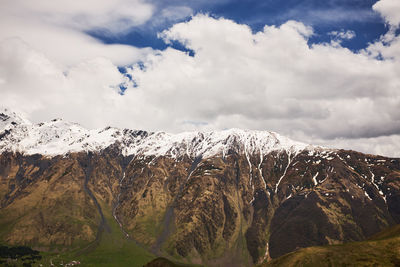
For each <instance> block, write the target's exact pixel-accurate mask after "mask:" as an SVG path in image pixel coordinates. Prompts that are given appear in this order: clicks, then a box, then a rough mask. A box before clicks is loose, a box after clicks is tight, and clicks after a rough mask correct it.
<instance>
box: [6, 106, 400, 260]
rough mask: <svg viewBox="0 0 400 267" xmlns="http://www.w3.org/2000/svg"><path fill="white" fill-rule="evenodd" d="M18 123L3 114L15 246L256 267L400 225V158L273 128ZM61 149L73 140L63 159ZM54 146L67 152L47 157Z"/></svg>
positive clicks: (10, 239)
mask: <svg viewBox="0 0 400 267" xmlns="http://www.w3.org/2000/svg"><path fill="white" fill-rule="evenodd" d="M11 117H12V116H9V115H7V114H4V113H1V112H0V125H6V126H4V127H5V128H4V129H5V130H3V131H1V130H0V134H1V135H2V136H0V151H1V153H0V204H1V206H0V226H1V227H0V243H4V244H7V245H8V244H9V245H29V246H32V247H34V248H41V250H46V251H60V250H67V251H69V250H73V251H80V250H84V251H85V253H89V254H90V253H92V252H93V253H95V255H96V257H98V256H99V255H103V254H104V253H103V252H104V251H103V250H102V252H101V253H100V252H99V249H104V247H106V248H107V249H111V250H112V251H114V252H115V248H113V247H112V246H110V245H109V244H108V242H111V243H112V242H114V241H112V240H121V239H122V240H126V241H127V242H128V243H129V242H131V243H130V245H127V246H128V247H132V244H139V245H140V246H139V247H140V248H142V249H144V248H146V249H147V250H148V251H149V253H150V252H152V253H153V254H154V255H157V256H163V257H167V258H170V259H173V260H177V261H179V262H183V263H190V264H206V265H209V266H221V265H223V266H228V265H229V266H251V265H252V264H256V263H260V262H262V261H263V260H265V259H270V258H277V257H279V256H281V255H284V254H286V253H289V252H291V251H295V250H297V249H298V248H303V247H310V246H320V245H327V244H340V243H343V242H349V241H360V240H365V239H366V238H369V237H370V236H372V235H374V234H376V233H378V232H379V231H381V230H383V229H385V228H387V227H389V226H393V225H395V224H399V223H400V205H399V204H398V203H400V159H396V158H387V157H383V156H375V155H368V154H363V153H359V152H356V151H350V150H338V149H326V148H321V147H316V146H310V145H307V144H303V143H300V144H299V143H298V142H295V141H291V140H290V139H289V140H290V141H288V139H286V138H284V137H280V136H279V135H274V134H273V133H270V132H260V131H258V132H257V131H245V130H236V129H234V130H228V131H221V132H216V133H215V132H214V133H209V134H208V135H207V134H205V133H189V134H188V133H184V134H180V135H179V134H178V135H171V134H166V133H148V132H144V131H130V130H118V129H115V128H105V129H102V130H100V131H98V130H93V131H94V134H89V136H87V134H88V133H87V132H86V131H91V130H82V131H80V130H81V129H83V128H80V126H77V124H70V123H67V122H63V121H62V120H54V121H51V122H48V123H43V124H35V125H33V126H32V125H31V124H29V123H28V125H26V124H25V122H24V121H22V122H21V124H20V126H18V123H14V124H13V123H12V122H13V120H12V119H11V120H10V118H11ZM71 125H72V126H71ZM64 126H65V127H64ZM7 127H8V128H7ZM69 127H70V128H69ZM43 129H44V130H43ZM65 129H67V131H65ZM68 129H71V131H69V130H68ZM24 130H25V131H24ZM117 131H120V132H119V134H118V135H115V136H113V134H116V132H117ZM65 132H66V133H67V135H66V136H64V135H63V133H65ZM71 132H72V134H71ZM97 134H98V135H97ZM57 135H58V137H57ZM98 136H100V137H103V139H97V138H94V137H98ZM110 136H111V140H112V142H111V141H110V138H109V137H110ZM126 136H128V137H129V138H125V137H126ZM82 137H83V139H81V138H82ZM122 137H123V138H122ZM90 138H93V139H94V140H97V141H98V140H100V141H98V142H97V141H96V142H97V143H96V142H94V143H93V142H92V143H90V142H88V140H89V141H90V140H92V139H90ZM118 138H120V139H118ZM60 139H61V140H62V141H61V142H60V143H58V141H59V140H60ZM64 139H65V140H67V141H66V142H64V141H63V140H64ZM32 140H33V141H32ZM104 140H105V141H104ZM115 140H117V141H115ZM103 141H104V142H103ZM54 142H55V143H54ZM99 143H100V144H99ZM7 144H8V145H7ZM57 144H58V146H57ZM60 144H67V145H70V146H67V149H64V150H61V152H65V153H60V150H59V145H60ZM85 144H86V145H85ZM53 145H54V150H53V151H56V152H57V153H58V154H51V153H47V154H46V153H43V154H40V153H38V152H41V149H43V148H49V147H50V148H51V147H52V146H53ZM71 147H72V148H74V149H76V151H74V150H70V148H71ZM26 148H28V149H26ZM124 149H125V151H124ZM103 240H109V241H107V244H104V241H103ZM110 240H111V241H110ZM87 248H90V251H88V249H87ZM141 251H143V250H141ZM114 252H113V253H114ZM141 253H142V252H141ZM81 254H82V253H81ZM128 254H129V253H128ZM77 255H78V254H77ZM78 259H79V260H81V261H84V260H85V258H78ZM105 260H106V259H105Z"/></svg>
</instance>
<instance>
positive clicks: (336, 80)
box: [0, 0, 400, 156]
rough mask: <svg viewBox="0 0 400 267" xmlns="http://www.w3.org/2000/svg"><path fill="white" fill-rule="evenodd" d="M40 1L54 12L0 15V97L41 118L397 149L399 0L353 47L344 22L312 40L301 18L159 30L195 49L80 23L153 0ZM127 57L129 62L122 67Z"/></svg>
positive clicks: (199, 22)
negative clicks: (132, 41) (107, 35)
mask: <svg viewBox="0 0 400 267" xmlns="http://www.w3.org/2000/svg"><path fill="white" fill-rule="evenodd" d="M122 2H123V1H121V3H122ZM16 3H18V2H16ZM40 3H41V4H42V5H43V6H39V7H40V8H37V7H35V8H37V9H35V8H34V7H30V6H28V7H24V9H23V10H33V11H34V13H35V12H37V13H38V14H39V13H41V12H43V13H44V14H46V13H48V14H49V15H47V16H46V15H45V16H43V17H42V16H40V19H39V18H37V17H36V16H34V18H32V19H31V21H32V24H30V25H27V23H24V22H23V21H19V23H16V24H14V23H12V20H13V19H14V18H11V17H12V16H5V17H3V16H0V20H2V21H0V25H1V27H2V28H7V29H6V31H3V29H1V30H0V93H1V99H0V105H3V106H7V107H10V108H12V109H14V110H17V111H22V112H25V113H26V114H27V115H28V116H29V117H30V118H31V119H33V120H35V121H40V120H48V119H51V118H53V117H63V118H65V119H67V120H72V121H76V122H79V123H81V124H83V125H85V126H87V127H104V126H106V125H113V126H118V127H126V128H135V129H147V130H164V131H171V132H179V131H185V130H214V129H224V128H233V127H236V128H249V129H259V130H273V131H277V132H279V133H281V134H284V135H287V136H289V137H292V138H294V139H297V140H300V141H305V142H311V143H317V144H322V145H328V146H333V147H344V148H352V149H355V150H360V151H363V152H368V153H379V154H385V155H389V156H400V154H399V153H400V152H399V151H400V142H399V141H400V137H399V136H400V112H399V110H400V38H399V36H397V35H396V34H395V30H393V29H396V28H397V27H398V24H399V18H398V16H397V15H396V14H399V13H396V12H392V11H393V10H395V9H396V8H399V6H400V3H399V2H398V1H396V0H381V1H379V2H378V3H377V4H376V5H375V6H374V10H376V11H377V12H379V13H380V14H381V15H382V16H383V18H384V19H385V20H386V22H387V23H388V25H390V27H391V30H389V31H388V33H387V34H386V35H384V36H382V37H381V39H380V40H378V41H376V42H375V43H372V44H371V45H370V46H369V47H368V48H366V49H365V50H362V51H358V52H353V51H350V50H348V49H346V48H344V47H342V46H341V44H340V41H338V40H337V39H338V38H342V39H343V38H350V37H351V36H350V35H352V34H354V33H352V32H347V31H343V32H339V33H337V34H335V36H334V37H333V40H332V42H330V43H324V44H314V45H311V46H310V45H309V44H308V39H309V38H310V37H311V36H312V35H313V29H312V28H311V27H309V26H306V25H304V24H303V23H301V22H296V21H288V22H286V23H284V24H282V25H279V26H276V25H270V26H265V27H264V29H263V30H262V31H260V32H257V33H253V32H252V30H251V29H250V28H249V27H248V26H246V25H241V24H238V23H236V22H234V21H231V20H227V19H223V18H213V17H211V16H209V15H204V14H198V15H195V16H193V17H192V18H191V19H190V20H189V21H187V22H182V23H177V24H175V25H174V26H172V27H171V28H170V29H168V30H165V31H163V32H161V33H160V38H162V39H163V40H164V41H165V42H167V43H168V42H180V43H182V44H183V45H184V46H185V47H186V48H188V49H190V50H192V51H194V54H195V55H194V56H191V55H189V53H186V52H182V51H179V50H176V49H173V48H167V49H166V50H164V51H153V50H152V49H139V48H136V47H132V46H126V45H125V46H122V45H106V44H103V43H100V42H99V41H98V40H95V39H93V38H91V37H89V36H88V35H86V34H85V30H88V29H97V28H103V29H105V30H108V31H110V32H113V33H114V34H118V32H119V30H120V29H121V30H124V27H120V26H118V23H120V22H121V21H122V22H123V21H125V20H126V21H127V22H126V24H124V25H125V27H128V26H126V25H130V26H129V27H134V26H135V25H138V24H140V23H143V22H144V21H146V20H149V19H151V16H152V14H153V13H154V12H155V11H154V9H152V8H154V7H152V6H151V5H150V4H147V3H144V2H142V1H136V2H135V5H138V6H139V7H141V8H143V10H147V12H148V13H146V12H144V11H143V12H139V13H140V14H139V13H138V14H136V13H135V12H136V11H132V12H131V11H130V7H129V6H125V7H124V5H123V4H122V6H123V7H124V8H123V9H121V10H114V9H115V7H114V6H107V3H108V2H107V3H106V1H105V3H104V5H101V4H100V6H99V7H98V9H96V10H93V11H92V10H89V9H88V8H87V9H86V7H85V6H83V7H82V6H79V4H76V5H77V6H75V7H71V9H69V10H57V8H58V7H53V6H54V5H53V4H51V3H52V2H47V1H41V2H40ZM96 3H97V2H96ZM127 3H128V2H127ZM127 3H126V4H127ZM129 3H130V2H129ZM15 5H17V4H15ZM21 5H22V4H21ZM52 5H53V6H52ZM1 10H3V9H1ZM1 12H2V13H3V11H1ZM14 12H17V11H14ZM21 12H22V11H21V10H18V12H17V13H18V14H22V13H21ZM185 12H190V10H186V11H185ZM164 13H166V14H171V16H177V13H175V12H173V11H168V12H167V11H165V12H164ZM54 14H56V15H57V16H55V15H54ZM77 14H78V15H79V14H80V15H81V16H78V15H77ZM82 14H83V15H82ZM105 14H112V15H111V16H109V17H107V18H103V17H104V16H105ZM146 14H147V15H146ZM76 16H78V18H81V19H80V20H79V19H78V20H74V19H73V20H72V21H75V22H76V21H78V22H79V23H78V24H79V25H75V24H74V23H75V22H74V23H70V21H71V18H75V17H76ZM91 16H93V17H94V18H95V19H92V17H91ZM17 17H18V16H17ZM35 23H37V24H35ZM135 63H136V64H135ZM131 64H133V65H132V67H127V69H126V70H127V74H121V73H120V72H119V71H118V68H117V66H122V65H131ZM120 86H122V87H123V88H126V90H125V92H124V94H123V95H122V94H121V90H120Z"/></svg>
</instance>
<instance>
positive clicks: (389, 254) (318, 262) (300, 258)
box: [260, 225, 400, 267]
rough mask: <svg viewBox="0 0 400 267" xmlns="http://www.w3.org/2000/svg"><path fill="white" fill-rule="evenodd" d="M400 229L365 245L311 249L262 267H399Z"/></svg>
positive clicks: (389, 230) (290, 254) (289, 255)
mask: <svg viewBox="0 0 400 267" xmlns="http://www.w3.org/2000/svg"><path fill="white" fill-rule="evenodd" d="M399 265H400V225H396V226H395V227H391V228H390V229H388V230H385V231H383V232H381V233H379V234H378V235H376V236H374V237H373V238H372V239H370V240H367V241H362V242H354V243H347V244H343V245H330V246H324V247H309V248H303V249H300V250H298V251H295V252H292V253H289V254H287V255H284V256H282V257H279V258H278V259H275V260H272V261H270V262H266V263H264V264H262V265H260V266H265V267H266V266H399Z"/></svg>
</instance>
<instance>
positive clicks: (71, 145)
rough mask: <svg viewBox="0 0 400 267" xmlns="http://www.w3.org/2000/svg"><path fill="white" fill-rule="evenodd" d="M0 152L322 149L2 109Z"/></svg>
mask: <svg viewBox="0 0 400 267" xmlns="http://www.w3.org/2000/svg"><path fill="white" fill-rule="evenodd" d="M0 123H1V124H0V152H4V151H14V152H21V153H24V154H26V155H32V154H41V155H46V156H55V155H63V154H66V153H72V152H80V151H92V152H94V151H101V150H103V149H105V148H107V147H109V146H110V145H112V144H119V145H120V148H121V152H122V153H123V155H125V156H127V155H143V156H169V157H173V158H179V157H182V156H184V155H186V156H188V157H191V158H196V157H201V158H209V157H212V156H215V155H225V154H227V153H228V151H229V150H234V151H236V152H238V153H245V154H246V155H250V154H259V155H261V156H264V155H267V154H268V153H270V152H272V151H280V150H284V151H288V152H290V153H292V154H296V153H298V152H300V151H302V150H305V149H308V150H316V149H317V150H323V148H321V147H318V148H317V147H313V146H311V145H307V144H304V143H301V142H296V141H293V140H291V139H289V138H286V137H284V136H281V135H279V134H277V133H274V132H267V131H250V130H240V129H230V130H224V131H214V132H185V133H180V134H169V133H165V132H144V131H132V130H127V129H124V130H121V129H117V128H112V127H107V128H104V129H100V130H87V129H85V128H83V127H81V126H80V125H79V124H76V123H70V122H65V121H63V120H62V119H54V120H52V121H50V122H44V123H39V124H32V123H31V122H29V121H28V120H26V119H23V118H22V117H21V116H19V115H18V114H16V113H14V112H11V111H9V110H7V109H3V110H0Z"/></svg>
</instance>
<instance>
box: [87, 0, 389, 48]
mask: <svg viewBox="0 0 400 267" xmlns="http://www.w3.org/2000/svg"><path fill="white" fill-rule="evenodd" d="M376 2H377V1H376V0H328V1H319V0H301V1H299V0H285V1H280V0H265V1H260V0H220V1H162V3H160V2H154V3H155V4H156V6H157V8H158V9H159V10H162V9H163V8H166V7H168V6H179V5H182V4H185V5H188V6H189V7H190V8H191V9H192V11H193V14H196V13H205V14H209V15H210V16H213V17H216V18H219V17H224V18H227V19H231V20H233V21H235V22H237V23H240V24H246V25H248V26H250V27H251V29H252V30H253V31H254V32H257V31H261V30H262V29H263V27H264V26H265V25H281V24H283V23H285V22H286V21H288V20H296V21H300V22H303V23H304V24H306V25H309V26H312V27H313V29H314V35H313V36H312V37H311V38H310V40H309V44H313V43H321V42H330V40H331V39H332V36H331V35H329V33H330V32H332V31H342V30H351V31H354V32H355V37H354V38H352V39H350V40H343V42H342V46H344V47H347V48H349V49H351V50H353V51H357V50H359V49H363V48H365V47H366V46H367V45H368V44H369V43H371V42H373V41H375V40H377V39H379V37H380V36H381V35H382V34H384V33H385V32H386V31H387V30H388V28H387V26H385V23H384V20H383V19H382V17H381V16H380V15H379V14H378V13H376V12H374V11H373V10H372V6H373V5H374V4H375V3H376ZM188 19H190V17H184V18H181V19H179V20H173V21H163V22H162V23H159V24H158V23H157V24H154V21H153V20H151V21H149V22H147V23H145V24H143V25H139V26H137V27H133V28H132V29H131V30H129V31H127V32H125V33H123V34H119V35H115V34H109V32H107V31H103V30H101V29H100V30H94V31H90V32H88V33H89V34H90V35H91V36H93V37H95V38H98V39H100V40H102V41H103V42H105V43H107V44H128V45H134V46H137V47H152V48H154V49H165V48H166V47H167V45H166V44H165V43H164V42H163V40H161V39H159V38H157V33H158V32H161V31H163V30H165V29H168V28H169V27H171V26H172V25H173V24H175V23H177V22H180V21H186V20H188ZM173 46H174V47H175V48H177V49H181V50H185V49H184V47H182V46H179V45H178V44H175V45H173Z"/></svg>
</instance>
